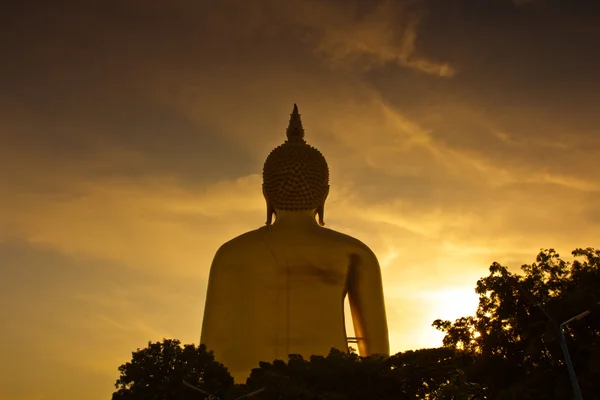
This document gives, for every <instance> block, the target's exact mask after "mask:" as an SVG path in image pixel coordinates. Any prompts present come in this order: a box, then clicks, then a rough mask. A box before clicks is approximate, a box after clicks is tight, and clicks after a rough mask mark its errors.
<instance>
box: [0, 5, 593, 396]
mask: <svg viewBox="0 0 600 400" xmlns="http://www.w3.org/2000/svg"><path fill="white" fill-rule="evenodd" d="M594 3H597V2H594V1H572V0H569V1H567V0H565V1H560V0H547V1H533V0H519V1H517V0H514V1H509V0H485V1H481V0H453V1H447V0H405V1H400V0H397V1H377V0H344V1H342V0H286V1H285V2H281V1H277V0H253V1H233V0H220V1H208V0H172V1H168V2H167V1H159V0H145V1H141V0H137V1H134V0H121V1H118V2H116V1H99V0H98V1H95V0H88V1H83V0H82V1H76V0H71V1H63V0H60V1H59V0H57V1H53V2H42V1H29V0H20V1H18V0H13V1H8V2H4V3H3V4H2V6H0V7H1V11H0V49H1V54H2V55H1V57H2V62H0V87H1V88H2V89H1V90H0V143H1V146H0V268H1V273H2V278H1V279H0V301H1V302H2V307H0V321H1V324H2V329H0V353H1V354H2V357H0V369H1V373H0V399H2V400H4V399H6V400H8V399H10V400H21V399H22V400H55V399H62V400H64V399H67V400H70V399H93V400H96V399H98V400H99V399H106V398H110V395H111V393H112V391H113V390H114V387H113V385H114V382H115V380H116V379H117V378H118V371H117V368H118V366H119V365H121V364H123V363H125V362H127V361H129V360H130V358H131V352H132V351H135V349H137V348H143V347H145V346H146V345H147V343H148V341H158V340H162V338H179V339H180V340H181V341H182V342H183V343H196V344H197V343H198V341H199V336H200V328H201V323H202V313H203V305H204V298H205V295H206V285H207V278H208V271H209V266H210V262H211V260H212V257H213V255H214V253H215V251H216V250H217V249H218V247H219V246H220V245H221V244H222V243H224V242H226V241H227V240H229V239H231V238H233V237H235V236H237V235H239V234H241V233H243V232H246V231H248V230H252V229H256V228H258V227H260V226H261V225H263V224H264V221H265V205H264V199H263V198H262V193H261V175H260V174H261V171H262V165H263V163H264V160H265V158H266V156H267V155H268V153H269V151H270V150H271V149H272V148H274V147H276V146H277V145H279V144H281V143H282V142H283V140H284V138H285V128H286V127H287V123H288V120H289V114H290V113H291V111H292V107H293V104H294V103H297V104H298V107H299V110H300V113H301V114H302V119H303V124H304V128H305V131H306V137H305V138H306V140H307V141H308V142H309V143H310V144H312V145H314V146H316V147H317V148H318V149H319V150H321V151H322V153H323V154H324V155H325V157H326V158H327V160H328V163H329V166H330V170H331V177H330V184H331V192H330V196H329V199H328V202H327V204H326V208H325V222H326V223H327V227H329V228H332V229H335V230H338V231H341V232H344V233H347V234H350V235H352V236H354V237H356V238H358V239H360V240H362V241H363V242H365V243H366V244H367V245H368V246H370V247H371V248H372V249H373V251H374V252H375V254H376V255H377V256H378V258H379V260H380V264H381V267H382V274H383V280H384V291H385V299H386V307H387V313H388V320H389V330H390V345H391V350H392V352H398V351H404V350H409V349H418V348H424V347H435V346H439V345H441V340H442V334H441V333H439V332H437V331H435V329H434V328H433V327H431V323H432V322H433V320H435V319H437V318H442V319H455V318H458V317H460V316H463V315H470V314H472V313H473V312H474V310H475V307H476V304H477V297H476V296H475V293H474V287H475V283H476V281H477V279H478V278H480V277H482V276H485V275H486V274H487V268H488V267H489V265H490V264H491V263H492V262H494V261H498V262H500V263H501V264H503V265H507V266H509V267H510V268H511V269H512V270H515V271H516V270H518V268H519V266H520V265H521V264H523V263H530V262H533V261H534V259H535V255H536V254H537V253H538V251H539V250H540V249H541V248H555V249H556V250H557V251H558V252H559V253H560V254H561V255H563V256H568V255H569V253H570V251H572V250H573V249H575V248H577V247H587V246H590V247H596V248H597V247H598V242H597V240H598V237H599V234H600V205H599V204H600V203H599V202H598V195H599V191H600V168H598V167H599V166H600V165H599V164H600V161H599V160H600V157H599V154H600V128H599V127H600V112H598V105H599V104H600V80H599V79H598V72H597V71H600V52H598V51H597V48H598V44H599V43H600V24H598V23H597V21H598V19H599V18H600V10H599V7H598V5H595V4H594ZM350 333H351V332H350Z"/></svg>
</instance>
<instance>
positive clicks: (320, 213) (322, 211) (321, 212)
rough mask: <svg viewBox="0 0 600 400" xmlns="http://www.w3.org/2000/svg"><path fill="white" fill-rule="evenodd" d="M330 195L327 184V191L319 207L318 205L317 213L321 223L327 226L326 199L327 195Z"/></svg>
mask: <svg viewBox="0 0 600 400" xmlns="http://www.w3.org/2000/svg"><path fill="white" fill-rule="evenodd" d="M328 195H329V185H327V191H326V192H325V196H323V202H322V203H321V205H320V206H319V207H317V212H316V214H317V215H318V216H319V225H321V226H325V220H324V215H325V200H327V196H328Z"/></svg>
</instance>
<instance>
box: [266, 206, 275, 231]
mask: <svg viewBox="0 0 600 400" xmlns="http://www.w3.org/2000/svg"><path fill="white" fill-rule="evenodd" d="M273 214H275V207H273V206H272V205H271V203H270V202H269V201H268V200H267V225H271V224H272V223H273Z"/></svg>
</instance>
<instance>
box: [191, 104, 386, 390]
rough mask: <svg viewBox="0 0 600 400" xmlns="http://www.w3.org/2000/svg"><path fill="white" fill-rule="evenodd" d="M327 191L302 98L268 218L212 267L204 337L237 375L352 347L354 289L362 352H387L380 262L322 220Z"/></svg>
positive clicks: (272, 172)
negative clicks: (348, 318)
mask: <svg viewBox="0 0 600 400" xmlns="http://www.w3.org/2000/svg"><path fill="white" fill-rule="evenodd" d="M328 193H329V169H328V166H327V162H326V160H325V158H324V157H323V155H322V154H321V153H320V152H319V151H318V150H317V149H315V148H314V147H312V146H310V145H308V144H307V143H306V141H305V140H304V129H303V128H302V122H301V119H300V114H299V113H298V107H297V106H296V105H294V109H293V112H292V114H291V118H290V122H289V126H288V129H287V140H286V141H285V142H284V143H283V144H282V145H280V146H279V147H277V148H275V149H274V150H273V151H272V152H271V153H270V154H269V156H268V157H267V160H266V162H265V164H264V169H263V195H264V198H265V200H266V207H267V222H266V225H265V226H263V227H261V228H259V229H256V230H253V231H251V232H247V233H244V234H242V235H240V236H238V237H236V238H234V239H232V240H230V241H229V242H227V243H225V244H224V245H222V246H221V247H220V248H219V250H218V251H217V253H216V255H215V257H214V259H213V262H212V265H211V269H210V276H209V281H208V290H207V296H206V305H205V309H204V318H203V321H202V334H201V339H200V340H201V343H203V344H205V345H206V346H207V347H208V349H210V350H213V351H214V354H215V358H216V359H217V360H218V361H219V362H221V363H223V364H225V366H227V367H228V369H229V371H230V373H231V374H232V376H233V377H234V379H235V380H236V382H238V383H243V382H244V381H245V379H246V378H247V377H248V376H249V374H250V371H251V370H252V369H253V368H257V367H258V362H259V361H267V362H272V361H273V360H275V359H281V360H287V357H288V355H289V354H300V355H302V356H303V357H305V358H307V357H310V356H311V355H327V354H328V353H329V351H330V350H331V348H336V349H340V350H346V349H348V342H347V340H348V339H347V336H346V329H345V322H344V300H345V297H346V295H348V298H349V304H350V309H351V314H352V320H353V325H354V331H355V335H356V337H357V344H358V351H359V354H360V355H362V356H365V355H372V354H381V355H389V342H388V330H387V321H386V314H385V305H384V298H383V289H382V281H381V271H380V267H379V263H378V261H377V258H376V257H375V255H374V254H373V252H372V251H371V250H370V249H369V248H368V247H367V246H366V245H365V244H363V243H362V242H360V241H359V240H357V239H354V238H352V237H350V236H348V235H344V234H342V233H339V232H336V231H334V230H331V229H327V228H324V227H323V226H324V207H325V200H326V198H327V195H328ZM273 217H275V218H274V221H273Z"/></svg>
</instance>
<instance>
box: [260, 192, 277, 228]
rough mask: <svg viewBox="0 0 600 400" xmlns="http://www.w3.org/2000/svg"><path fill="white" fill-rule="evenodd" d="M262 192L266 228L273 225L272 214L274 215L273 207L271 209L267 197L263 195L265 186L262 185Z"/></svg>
mask: <svg viewBox="0 0 600 400" xmlns="http://www.w3.org/2000/svg"><path fill="white" fill-rule="evenodd" d="M262 192H263V197H264V198H265V201H266V203H267V222H266V224H267V226H268V225H271V224H272V223H273V214H275V207H273V206H272V205H271V202H270V201H269V198H268V197H267V194H266V193H265V185H263V187H262Z"/></svg>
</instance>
